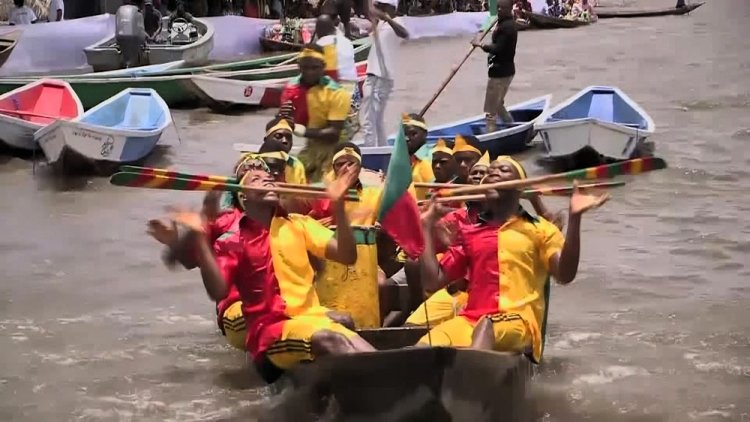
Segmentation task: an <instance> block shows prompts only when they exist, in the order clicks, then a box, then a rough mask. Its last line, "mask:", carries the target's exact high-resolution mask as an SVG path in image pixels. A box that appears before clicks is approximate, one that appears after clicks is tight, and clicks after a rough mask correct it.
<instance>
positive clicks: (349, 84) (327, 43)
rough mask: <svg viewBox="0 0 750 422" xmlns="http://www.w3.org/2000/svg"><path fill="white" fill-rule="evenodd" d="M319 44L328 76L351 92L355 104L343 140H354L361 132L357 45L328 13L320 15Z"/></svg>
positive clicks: (317, 32)
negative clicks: (355, 51)
mask: <svg viewBox="0 0 750 422" xmlns="http://www.w3.org/2000/svg"><path fill="white" fill-rule="evenodd" d="M315 32H316V34H317V35H318V41H317V42H316V44H317V45H319V46H321V47H322V48H323V55H324V56H325V62H326V70H325V73H326V75H327V76H329V77H330V78H332V79H333V80H334V81H336V82H338V84H339V85H341V87H342V88H344V90H345V91H347V92H348V93H349V96H350V98H351V105H350V109H349V116H348V118H347V121H346V124H345V125H344V131H343V133H342V140H345V141H351V140H352V138H353V137H354V135H355V134H356V133H357V132H358V131H359V107H360V105H361V103H362V92H360V90H359V83H358V81H357V64H356V63H355V62H354V44H352V42H351V41H350V40H349V38H347V37H346V36H344V34H343V33H342V32H341V31H340V30H339V29H338V28H336V25H335V23H334V20H333V19H332V18H331V16H329V15H327V14H322V15H320V16H318V19H317V20H316V23H315Z"/></svg>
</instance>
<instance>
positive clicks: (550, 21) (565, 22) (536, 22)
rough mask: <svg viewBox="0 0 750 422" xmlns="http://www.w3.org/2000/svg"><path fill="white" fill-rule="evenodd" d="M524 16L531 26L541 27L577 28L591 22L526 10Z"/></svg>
mask: <svg viewBox="0 0 750 422" xmlns="http://www.w3.org/2000/svg"><path fill="white" fill-rule="evenodd" d="M524 16H526V18H528V19H529V22H530V23H531V26H533V27H534V28H539V29H556V28H576V27H579V26H586V25H588V24H589V23H590V22H589V21H582V20H571V19H563V18H556V17H554V16H547V15H543V14H541V13H530V12H524Z"/></svg>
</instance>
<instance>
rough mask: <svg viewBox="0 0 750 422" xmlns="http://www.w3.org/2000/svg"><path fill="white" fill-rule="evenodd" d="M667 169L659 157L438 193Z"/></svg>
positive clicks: (455, 194) (455, 192) (587, 178)
mask: <svg viewBox="0 0 750 422" xmlns="http://www.w3.org/2000/svg"><path fill="white" fill-rule="evenodd" d="M665 168H667V163H666V162H665V161H664V160H663V159H661V158H657V157H648V158H636V159H633V160H627V161H621V162H619V163H614V164H607V165H602V166H596V167H589V168H585V169H580V170H573V171H568V172H564V173H556V174H548V175H545V176H539V177H532V178H529V179H518V180H510V181H507V182H499V183H488V184H486V185H475V186H466V187H461V188H457V189H452V190H442V191H439V192H438V195H439V196H457V195H467V194H470V193H480V192H486V191H488V190H497V189H519V188H525V187H529V186H533V185H538V184H540V183H549V182H556V181H560V180H568V181H573V180H596V179H612V178H614V177H617V176H621V175H628V174H640V173H645V172H648V171H653V170H661V169H665Z"/></svg>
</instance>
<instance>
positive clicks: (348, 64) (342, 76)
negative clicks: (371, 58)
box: [317, 29, 357, 82]
mask: <svg viewBox="0 0 750 422" xmlns="http://www.w3.org/2000/svg"><path fill="white" fill-rule="evenodd" d="M317 44H318V45H319V46H321V47H323V49H324V50H325V47H326V46H330V45H333V46H335V47H334V48H335V49H336V68H337V69H336V70H337V71H338V74H339V80H341V81H349V82H356V81H357V65H356V64H355V63H354V45H353V44H352V42H351V41H349V39H348V38H346V36H344V33H343V32H341V31H339V30H338V29H337V30H336V34H335V35H326V36H325V37H321V38H320V39H318V42H317Z"/></svg>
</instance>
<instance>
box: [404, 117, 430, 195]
mask: <svg viewBox="0 0 750 422" xmlns="http://www.w3.org/2000/svg"><path fill="white" fill-rule="evenodd" d="M401 120H402V123H403V125H404V135H405V136H406V146H407V148H408V149H409V157H410V158H411V179H412V182H414V183H430V182H432V181H433V180H435V175H434V174H433V173H432V163H431V160H430V159H429V157H426V156H422V157H420V155H418V154H417V152H418V151H420V149H422V147H424V145H425V143H426V142H427V124H426V123H425V121H424V118H423V117H422V116H420V115H419V114H416V113H412V114H404V115H403V116H401ZM416 193H417V200H422V199H425V198H427V189H424V188H417V189H416Z"/></svg>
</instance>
